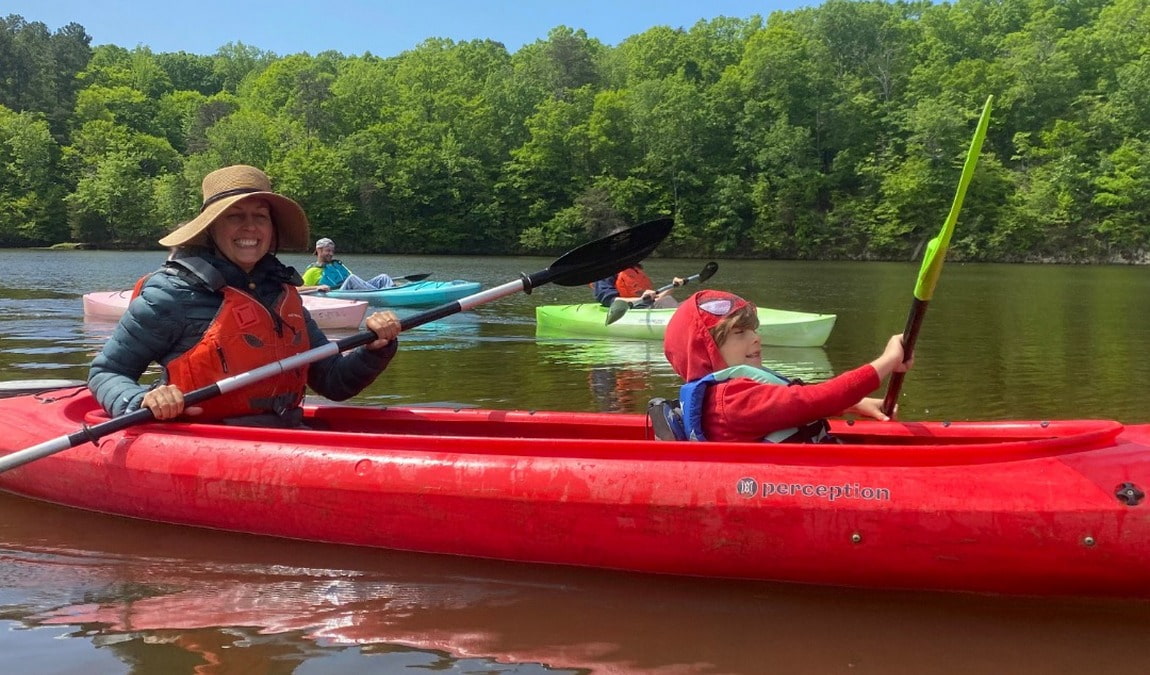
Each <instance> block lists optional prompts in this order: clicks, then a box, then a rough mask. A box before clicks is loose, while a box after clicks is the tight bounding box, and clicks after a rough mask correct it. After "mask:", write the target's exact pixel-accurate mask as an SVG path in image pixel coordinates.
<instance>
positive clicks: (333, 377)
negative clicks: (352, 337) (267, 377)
mask: <svg viewBox="0 0 1150 675" xmlns="http://www.w3.org/2000/svg"><path fill="white" fill-rule="evenodd" d="M305 313H306V310H305ZM307 330H308V339H309V341H310V342H311V347H312V349H315V348H316V347H320V346H322V345H324V344H327V342H328V339H327V336H326V335H324V333H323V331H322V330H321V329H320V327H319V326H318V325H316V322H315V321H314V320H313V319H312V318H311V315H310V314H307ZM398 347H399V340H398V339H395V340H392V341H391V343H390V344H388V346H387V347H386V348H384V349H382V350H380V351H378V352H373V351H370V350H368V349H367V347H356V348H355V349H352V350H350V351H347V352H344V353H342V354H336V355H334V356H329V357H327V358H326V359H323V360H322V361H316V362H315V363H313V364H311V366H310V367H308V371H307V384H308V386H309V387H311V389H312V391H314V392H316V393H317V394H319V395H320V396H323V397H324V398H328V399H331V400H332V401H345V400H347V399H349V398H351V397H352V396H355V395H356V394H358V393H359V392H361V391H363V390H364V389H366V388H367V386H368V385H370V384H371V383H372V382H374V381H375V378H377V377H379V374H380V373H382V372H383V371H384V369H386V368H387V365H388V364H389V363H391V359H392V357H394V356H395V353H396V350H397V349H398Z"/></svg>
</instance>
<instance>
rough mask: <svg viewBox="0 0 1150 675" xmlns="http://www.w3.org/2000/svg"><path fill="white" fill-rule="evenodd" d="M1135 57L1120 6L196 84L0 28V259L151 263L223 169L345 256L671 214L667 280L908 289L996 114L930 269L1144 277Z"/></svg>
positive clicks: (443, 46)
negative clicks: (299, 214)
mask: <svg viewBox="0 0 1150 675" xmlns="http://www.w3.org/2000/svg"><path fill="white" fill-rule="evenodd" d="M1147 36H1150V4H1147V3H1146V2H1145V1H1144V0H1074V1H1073V2H1067V1H1066V0H958V1H956V2H943V3H932V2H929V1H928V0H913V1H904V0H898V1H894V2H888V1H885V0H826V2H824V3H823V4H822V5H821V6H818V7H809V8H803V9H798V10H794V11H788V12H774V13H772V14H771V15H770V16H769V17H766V18H765V19H764V18H763V17H760V16H752V17H746V18H733V17H716V18H714V19H710V20H704V21H700V22H698V23H697V24H695V25H693V26H691V27H689V28H674V27H668V26H652V27H651V28H650V29H648V30H646V31H644V32H642V33H639V34H636V35H632V36H630V37H629V38H627V39H625V40H624V41H622V42H621V43H620V44H618V45H615V46H609V45H605V44H603V43H601V42H600V41H598V40H596V39H595V38H593V37H591V36H588V35H587V34H586V32H584V31H583V30H578V29H574V28H570V27H567V26H557V27H555V28H554V29H552V30H551V31H550V32H549V34H548V35H547V37H546V38H545V39H540V40H537V41H536V42H534V43H532V44H528V45H525V46H524V47H522V48H521V49H519V50H518V51H516V52H514V53H509V52H508V51H507V49H506V48H505V47H504V46H503V45H501V44H499V43H498V42H494V41H491V40H473V41H465V42H455V41H452V40H449V39H441V38H433V39H428V40H426V41H424V42H423V43H421V44H420V45H418V46H417V47H415V48H414V49H412V50H410V51H406V52H403V53H401V54H399V55H396V56H392V57H387V58H383V57H378V56H375V55H372V54H370V53H366V54H362V55H358V56H348V55H343V54H340V53H337V52H323V53H320V54H316V55H311V54H308V53H298V54H289V55H277V54H273V53H270V52H266V51H263V50H260V49H258V48H256V47H253V46H250V45H245V44H242V43H230V44H227V45H224V46H222V47H220V48H219V50H218V51H217V52H216V53H215V54H211V55H196V54H188V53H185V52H178V53H160V54H156V53H153V52H152V51H151V50H150V49H149V48H147V47H145V46H137V47H135V48H133V49H126V48H123V47H118V46H115V45H101V46H99V47H95V48H93V47H91V45H90V43H91V38H90V37H89V36H88V35H87V33H86V32H85V30H84V28H83V27H82V26H80V25H78V24H75V23H70V24H68V25H67V26H64V27H62V28H59V29H57V30H55V31H53V30H50V29H49V28H48V27H47V26H45V25H44V24H42V23H37V22H32V23H29V22H26V21H25V20H24V19H23V18H21V17H20V16H17V15H9V16H7V17H5V18H0V64H3V67H2V68H0V245H4V246H32V245H48V244H53V243H57V242H60V241H66V240H72V241H83V242H87V243H91V244H95V245H99V246H105V247H151V246H155V245H156V244H155V242H156V240H157V239H158V238H159V237H161V236H162V235H163V234H164V233H165V232H166V231H168V230H169V229H170V228H171V227H173V226H174V225H175V224H176V223H178V222H180V221H182V220H186V219H188V218H190V217H192V216H193V215H194V214H195V213H196V212H197V210H198V208H199V202H200V194H199V186H200V179H201V178H202V177H203V175H204V174H206V173H207V172H208V171H211V170H212V169H215V168H218V167H220V166H223V165H226V164H233V163H246V164H253V165H256V166H259V167H261V168H263V169H265V170H266V171H267V172H268V174H269V175H270V176H271V178H272V180H273V185H274V186H275V188H276V189H277V190H278V191H280V192H282V193H284V194H287V195H289V196H291V197H292V198H294V199H296V200H297V201H299V202H300V203H301V204H302V205H303V207H304V209H305V210H306V211H307V213H308V216H309V219H310V220H311V222H312V229H313V232H314V234H315V235H316V236H330V237H332V238H334V239H336V240H337V241H338V242H339V244H340V248H341V249H343V250H350V251H360V252H379V253H387V252H410V253H416V252H418V253H466V254H553V253H556V252H560V251H562V250H565V249H566V248H569V247H571V246H573V245H575V244H578V243H580V242H582V241H585V240H586V239H588V238H590V237H595V236H600V235H602V234H604V233H606V232H608V231H610V230H611V229H612V228H614V227H617V226H618V225H620V224H628V223H637V222H640V221H644V220H647V219H650V218H653V217H658V216H663V215H671V216H673V217H674V218H675V220H676V228H675V230H674V232H673V233H672V236H671V237H670V238H669V239H668V241H667V242H666V243H664V244H663V246H661V247H660V253H662V254H667V255H672V254H673V255H699V256H714V255H717V256H724V257H761V258H798V259H833V258H856V259H892V260H893V259H897V260H905V259H909V258H910V257H911V256H913V255H914V254H915V252H916V251H918V250H919V248H920V246H921V245H922V243H923V242H924V241H925V240H927V239H929V238H930V237H931V236H933V234H934V233H935V232H936V231H937V229H938V226H939V224H940V222H941V221H942V219H943V218H944V217H945V216H946V212H947V210H948V209H949V205H950V199H951V197H952V196H953V193H954V189H955V186H956V185H957V181H958V176H959V171H960V167H961V163H962V160H963V157H964V155H965V151H966V147H967V145H968V143H969V139H970V135H971V132H972V130H973V124H974V120H975V119H976V117H977V115H978V113H979V111H980V109H981V105H982V102H983V101H984V100H985V98H986V96H987V95H990V94H993V95H995V97H996V102H995V109H994V114H993V117H992V120H991V128H990V132H989V134H988V136H987V139H986V142H985V145H984V147H983V157H982V159H981V161H980V163H979V166H978V172H977V174H976V176H975V178H974V182H973V183H972V186H971V189H970V191H969V193H968V195H967V198H966V201H965V205H964V211H963V214H962V218H961V219H960V222H959V227H958V229H957V231H956V234H955V239H954V241H953V243H952V246H951V250H952V252H953V255H955V256H957V257H962V258H965V259H968V260H1001V261H1030V260H1066V261H1115V260H1145V258H1146V255H1147V251H1148V250H1150V152H1148V151H1150V107H1148V106H1147V105H1146V101H1150V38H1148V37H1147Z"/></svg>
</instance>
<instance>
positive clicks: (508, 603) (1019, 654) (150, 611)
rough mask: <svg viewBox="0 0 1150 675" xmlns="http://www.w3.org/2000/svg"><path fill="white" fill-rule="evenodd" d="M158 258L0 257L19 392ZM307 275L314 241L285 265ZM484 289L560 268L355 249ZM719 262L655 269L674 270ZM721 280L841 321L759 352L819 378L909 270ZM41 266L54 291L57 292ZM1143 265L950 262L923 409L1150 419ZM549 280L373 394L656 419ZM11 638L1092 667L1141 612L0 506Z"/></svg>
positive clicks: (924, 374) (67, 663)
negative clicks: (492, 557)
mask: <svg viewBox="0 0 1150 675" xmlns="http://www.w3.org/2000/svg"><path fill="white" fill-rule="evenodd" d="M162 257H163V256H162V253H110V252H69V253H50V252H28V251H0V261H2V262H3V266H4V269H5V270H6V273H7V274H6V277H5V279H4V280H3V282H0V340H2V344H0V366H2V367H3V368H4V371H5V377H4V379H7V380H14V379H30V378H49V377H50V378H57V377H62V378H83V377H84V375H85V373H86V364H87V362H88V361H89V360H90V358H91V356H92V354H93V353H94V351H95V350H96V349H98V348H99V345H100V343H101V341H102V340H103V339H104V338H105V337H106V336H107V335H108V333H109V332H110V329H111V327H110V326H109V325H107V324H100V323H94V322H85V321H84V319H83V317H82V314H81V311H80V307H81V305H80V295H81V294H82V293H84V292H87V291H89V290H110V289H114V288H123V287H126V286H128V285H130V284H131V282H132V281H134V280H135V278H136V277H137V276H139V275H140V274H142V273H144V272H147V271H150V270H151V269H153V268H154V267H155V266H156V265H157V264H158V263H159V261H160V260H161V259H162ZM289 260H290V262H293V263H296V264H298V265H299V266H301V267H302V266H303V265H304V264H306V262H307V260H308V259H307V258H306V257H304V256H298V259H295V258H290V259H289ZM346 262H348V263H349V265H351V266H352V268H353V269H355V270H357V271H363V272H372V273H374V272H376V271H387V272H389V273H393V274H414V273H420V272H434V273H435V277H434V278H437V279H450V278H468V279H474V280H477V281H481V282H483V283H484V285H485V286H488V285H494V284H498V283H503V282H505V281H508V280H511V279H514V278H515V277H516V276H517V274H518V273H519V272H521V271H526V272H531V271H535V270H537V269H541V268H542V267H544V266H546V265H547V263H548V262H549V260H548V259H542V258H455V257H453V258H422V257H398V256H389V257H349V258H348V259H347V260H346ZM703 262H704V261H692V260H653V261H651V262H650V263H649V264H648V265H647V266H648V270H649V271H650V272H651V274H652V277H653V278H655V279H656V280H657V281H658V280H661V279H664V278H666V279H668V280H669V278H670V277H671V276H675V275H680V276H683V275H687V274H691V273H694V272H696V271H698V268H700V267H701V266H702V263H703ZM719 262H720V269H719V272H718V274H716V275H715V277H714V278H713V279H712V280H711V281H710V283H709V284H708V285H709V286H714V287H723V288H728V289H731V290H734V291H736V292H739V293H742V294H744V295H746V296H747V297H750V298H752V299H754V300H755V301H757V302H759V303H760V304H762V305H767V306H775V307H781V308H787V309H798V310H807V311H819V312H833V313H836V314H838V317H839V318H838V323H837V325H836V328H835V331H834V333H833V334H832V335H831V339H830V341H829V342H828V344H827V345H826V347H825V348H813V349H783V348H776V349H770V350H768V351H767V354H766V357H767V360H768V361H770V362H771V365H773V366H774V367H776V368H778V369H780V370H783V371H784V372H788V373H790V374H795V375H799V376H801V377H803V378H804V379H808V380H817V379H822V378H826V377H829V376H830V375H832V374H834V373H837V372H841V371H843V370H845V369H848V368H851V367H853V366H855V365H857V364H858V363H860V362H863V361H867V360H869V359H871V358H872V357H873V356H874V355H875V354H876V353H877V352H878V350H879V348H880V347H881V345H882V344H883V342H884V341H885V338H886V337H887V336H889V335H890V334H892V333H895V332H898V331H900V330H901V329H902V326H903V323H904V321H905V318H906V312H907V310H908V309H909V303H910V290H911V287H912V286H913V282H914V277H915V275H916V273H917V265H912V264H864V263H791V262H749V261H738V262H728V261H719ZM49 280H50V281H49ZM1148 292H1150V270H1146V269H1144V268H1125V267H1106V268H1100V267H1099V268H1079V267H1058V266H1050V267H1024V266H1007V265H956V264H949V265H948V266H947V267H946V269H945V270H944V272H943V276H942V279H941V281H940V284H939V287H938V290H937V292H936V294H935V297H934V301H933V302H932V306H931V308H930V310H929V312H928V314H927V318H926V323H925V324H924V332H923V334H922V337H921V338H920V339H919V343H918V355H917V360H916V363H917V366H916V369H915V370H914V371H913V372H912V373H911V374H910V375H909V376H908V378H907V380H906V385H905V387H904V394H905V395H904V397H903V399H902V403H901V415H902V417H903V418H905V419H927V418H931V419H1006V418H1029V419H1034V418H1039V419H1048V418H1068V417H1107V418H1116V419H1119V420H1122V421H1125V422H1142V421H1147V420H1150V409H1148V406H1147V396H1146V394H1147V386H1148V385H1147V382H1150V363H1148V361H1147V359H1146V358H1145V350H1146V348H1145V346H1144V345H1146V344H1147V341H1148V339H1150V313H1148V312H1146V311H1145V304H1146V300H1145V298H1146V297H1148V296H1150V293H1148ZM587 295H588V291H587V290H586V289H582V288H572V289H567V288H558V287H544V288H540V289H537V290H536V291H535V292H534V293H533V294H532V295H530V296H527V295H522V294H521V295H516V296H512V297H509V298H505V299H503V300H500V301H497V302H495V303H492V304H490V305H487V306H484V307H480V308H478V309H476V310H475V311H474V312H471V313H468V314H464V315H458V316H453V317H449V318H447V319H445V320H443V321H441V322H437V323H435V324H430V325H428V326H424V327H421V328H419V329H416V330H415V331H412V332H411V333H410V334H408V335H405V336H404V338H403V341H402V353H401V356H400V357H399V358H398V359H397V360H396V361H395V363H394V364H393V366H392V368H391V369H389V371H388V372H387V373H386V374H385V375H384V377H382V378H381V379H380V380H379V381H378V382H377V383H376V384H375V385H374V386H373V387H372V388H371V389H370V390H369V391H367V392H365V393H364V394H363V395H362V396H361V397H360V399H359V400H358V401H357V402H358V403H362V404H373V403H374V404H389V405H390V404H409V403H444V404H454V405H467V406H482V407H495V408H533V409H570V410H627V411H640V410H642V409H644V407H645V404H646V401H647V399H648V398H650V397H651V396H653V395H665V394H667V393H669V392H672V391H673V390H674V387H676V386H677V384H678V383H677V380H676V378H675V376H674V374H673V373H672V372H671V371H670V369H669V368H668V367H667V365H666V363H665V361H664V360H663V358H662V354H661V349H660V347H659V345H658V344H657V343H651V344H648V343H643V342H631V343H608V342H603V341H596V340H582V339H556V338H546V339H543V338H539V339H537V338H536V337H535V333H534V314H533V312H534V307H535V305H536V304H552V303H566V302H579V301H583V300H584V299H585V298H586V296H587ZM0 514H3V516H2V517H0V627H3V628H5V629H6V630H3V631H0V650H2V652H3V654H4V656H5V662H7V663H11V664H20V665H21V667H22V668H24V669H25V670H26V671H27V672H82V671H86V672H100V673H104V672H131V673H137V674H140V675H152V674H159V673H165V674H166V673H174V672H197V673H352V672H354V673H359V672H399V671H404V670H413V671H426V670H429V669H431V670H438V671H445V672H454V673H489V672H507V673H510V672H514V673H542V672H594V673H666V674H677V673H828V672H852V673H854V672H873V673H986V672H1010V673H1082V672H1105V671H1121V670H1126V669H1130V668H1134V669H1137V668H1139V667H1140V664H1141V663H1142V661H1143V660H1144V655H1145V647H1144V646H1143V643H1144V640H1145V638H1146V636H1147V635H1148V634H1150V605H1148V604H1147V603H1127V602H1122V601H1116V600H1107V601H1092V600H1044V599H1025V598H1022V599H1020V598H1002V597H994V596H969V595H947V594H916V593H878V592H863V591H857V590H844V589H827V588H809V587H796V586H783V585H777V584H755V583H744V582H737V583H736V582H723V581H713V580H703V579H681V578H661V577H648V576H638V575H629V574H619V573H611V572H598V571H593V570H579V569H569V568H552V567H541V566H527V565H514V564H505V563H498V562H492V561H482V560H468V559H458V558H448V557H439V556H425V555H416V554H406V553H395V552H388V551H367V550H357V549H349V548H341V547H333V546H324V545H315V544H307V543H301V542H289V541H279V540H271V539H261V538H257V537H245V536H239V535H232V534H226V533H217V532H210V531H201V530H194V529H189V528H178V527H168V526H162V525H156V524H150V523H141V522H135V521H128V520H123V519H118V518H111V517H106V516H102V515H97V514H88V513H82V512H78V511H75V510H70V509H66V508H61V507H56V506H51V505H46V504H39V503H35V502H31V501H28V500H24V499H21V498H17V497H12V496H6V495H0Z"/></svg>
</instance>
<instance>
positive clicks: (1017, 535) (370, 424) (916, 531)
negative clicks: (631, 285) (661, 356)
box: [0, 392, 1150, 598]
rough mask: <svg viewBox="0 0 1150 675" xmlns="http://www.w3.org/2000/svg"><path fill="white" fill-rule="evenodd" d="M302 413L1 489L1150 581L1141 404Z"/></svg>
mask: <svg viewBox="0 0 1150 675" xmlns="http://www.w3.org/2000/svg"><path fill="white" fill-rule="evenodd" d="M65 393H67V394H70V393H72V392H61V393H59V394H48V395H40V396H38V397H32V396H21V397H14V398H8V399H3V400H0V429H3V434H2V438H0V455H2V454H7V453H9V452H12V451H16V450H19V449H22V448H26V447H30V446H32V445H35V444H38V443H41V442H43V441H46V440H49V439H51V438H57V437H60V436H64V435H67V434H70V433H73V432H75V431H77V430H78V429H79V428H80V427H81V425H83V424H85V423H87V424H94V423H98V422H99V421H100V420H101V419H102V413H99V414H97V412H96V405H95V403H94V402H93V400H92V399H91V397H90V396H89V395H88V394H87V393H84V392H81V393H79V394H77V395H75V396H71V397H66V396H65ZM306 422H307V423H308V424H309V425H310V426H312V427H313V429H309V430H276V429H250V428H235V427H221V426H214V425H202V424H184V423H170V424H158V423H152V424H145V425H140V426H137V427H133V428H130V429H128V430H125V431H122V432H117V433H114V434H110V435H109V436H107V437H105V438H102V439H100V440H99V441H98V442H97V443H96V444H95V445H93V444H84V445H81V446H78V447H75V448H71V449H69V450H65V451H62V452H60V453H57V454H54V455H51V456H49V457H45V458H43V459H39V460H37V461H34V462H31V463H28V464H25V465H24V466H20V467H17V468H15V469H11V470H9V471H7V472H5V473H3V474H0V489H3V490H5V491H8V492H12V493H15V494H20V495H25V496H27V497H31V498H35V499H41V500H46V501H49V502H55V503H58V504H63V505H67V506H72V507H76V508H81V509H88V510H93V511H99V512H104V513H109V514H115V515H120V516H128V517H133V518H141V519H145V520H149V521H159V522H166V523H173V524H179V525H190V526H199V527H209V528H216V529H221V530H229V531H234V532H243V533H252V534H259V535H270V536H277V537H289V538H295V539H304V540H311V541H319V542H331V543H337V544H347V545H353V546H369V547H383V548H390V549H402V550H410V551H421V552H427V553H440V554H452V555H464V556H478V557H487V558H497V559H503V560H511V561H521V562H530V563H556V564H564V565H577V566H587V567H596V568H610V569H620V570H630V571H635V572H644V573H660V574H676V575H693V576H703V577H724V578H741V579H762V580H773V581H784V582H798V583H811V584H824V585H835V586H852V587H865V588H881V589H930V590H951V591H976V592H996V593H1011V594H1028V595H1090V596H1095V595H1097V596H1104V595H1108V596H1126V597H1138V598H1150V505H1148V504H1147V500H1145V499H1144V498H1140V497H1139V496H1138V495H1139V494H1140V493H1143V492H1144V491H1145V490H1146V489H1147V487H1148V486H1150V425H1143V426H1127V427H1124V426H1123V425H1121V424H1119V423H1117V422H1111V421H1104V420H1101V421H1100V420H1079V421H1060V422H1051V423H1040V422H969V423H954V424H945V423H929V422H921V423H920V422H908V423H897V422H890V423H879V422H871V421H865V422H857V423H855V424H853V425H849V426H848V425H847V424H846V423H843V422H836V423H834V429H833V430H834V431H835V432H836V433H838V434H840V435H841V436H842V437H843V438H844V439H846V440H848V441H850V443H848V444H844V445H838V446H820V447H818V448H814V447H811V446H790V445H769V444H737V443H706V444H703V443H699V444H696V443H685V442H684V443H675V442H665V441H657V440H651V439H650V433H651V432H650V429H649V427H648V425H647V424H646V418H645V417H644V416H642V415H630V414H603V413H569V412H526V411H523V412H520V411H499V410H478V409H459V410H457V409H447V408H393V409H386V410H378V409H368V408H358V407H350V406H325V407H309V408H307V411H306ZM321 429H322V430H321Z"/></svg>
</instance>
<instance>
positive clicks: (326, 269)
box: [299, 237, 395, 293]
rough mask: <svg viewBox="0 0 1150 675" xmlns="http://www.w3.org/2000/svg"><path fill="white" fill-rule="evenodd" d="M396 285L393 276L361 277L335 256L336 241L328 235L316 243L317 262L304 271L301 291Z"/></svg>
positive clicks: (363, 289) (370, 288) (359, 289)
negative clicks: (365, 278)
mask: <svg viewBox="0 0 1150 675" xmlns="http://www.w3.org/2000/svg"><path fill="white" fill-rule="evenodd" d="M394 285H395V282H394V281H392V279H391V277H389V276H388V275H386V274H379V275H376V276H374V277H372V278H370V279H367V280H364V279H361V278H360V277H359V276H357V275H356V274H353V273H352V271H351V270H349V269H348V268H347V265H344V264H343V263H342V262H340V261H339V260H336V258H335V242H334V241H332V240H331V239H328V238H327V237H324V238H323V239H320V240H319V241H317V242H316V243H315V262H313V263H311V264H310V265H308V266H307V269H306V270H304V273H303V285H302V286H300V289H299V290H300V291H302V292H304V293H306V292H308V291H330V290H332V289H339V290H341V291H372V290H378V289H381V288H391V287H392V286H394Z"/></svg>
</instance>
